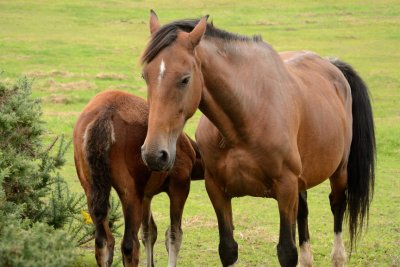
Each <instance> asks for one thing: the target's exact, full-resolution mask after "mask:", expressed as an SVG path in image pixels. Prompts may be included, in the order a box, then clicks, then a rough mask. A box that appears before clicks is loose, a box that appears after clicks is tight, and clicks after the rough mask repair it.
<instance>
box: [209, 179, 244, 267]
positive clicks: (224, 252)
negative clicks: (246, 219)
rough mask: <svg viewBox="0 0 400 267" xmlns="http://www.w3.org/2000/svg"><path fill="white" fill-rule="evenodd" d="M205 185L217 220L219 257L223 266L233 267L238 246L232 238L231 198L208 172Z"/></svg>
mask: <svg viewBox="0 0 400 267" xmlns="http://www.w3.org/2000/svg"><path fill="white" fill-rule="evenodd" d="M205 183H206V189H207V193H208V196H209V197H210V200H211V202H212V204H213V206H214V210H215V213H216V215H217V220H218V229H219V247H218V251H219V257H220V259H221V262H222V265H223V266H233V265H234V264H235V263H236V261H237V259H238V244H237V243H236V241H235V239H234V238H233V230H234V226H233V222H232V205H231V198H230V197H228V196H226V194H225V193H224V192H223V191H222V190H221V189H220V188H219V187H218V186H217V185H216V184H215V182H214V178H213V177H211V176H210V175H209V173H208V172H206V176H205Z"/></svg>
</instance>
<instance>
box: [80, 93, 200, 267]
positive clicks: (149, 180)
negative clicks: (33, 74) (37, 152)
mask: <svg viewBox="0 0 400 267" xmlns="http://www.w3.org/2000/svg"><path fill="white" fill-rule="evenodd" d="M147 117H148V106H147V103H146V102H145V101H144V100H143V99H141V98H139V97H136V96H134V95H132V94H129V93H125V92H120V91H106V92H103V93H100V94H98V95H97V96H95V97H94V98H93V99H92V100H91V101H90V102H89V104H88V105H87V106H86V108H85V109H84V111H83V112H82V114H81V115H80V117H79V119H78V121H77V123H76V125H75V128H74V159H75V166H76V170H77V173H78V177H79V180H80V182H81V184H82V187H83V189H84V190H85V193H86V196H87V202H88V207H89V211H90V214H91V217H92V218H93V222H94V224H95V226H96V235H95V255H96V260H97V264H98V265H99V266H111V264H112V260H113V252H114V238H113V236H112V234H111V231H110V228H109V225H108V220H107V213H108V209H109V197H110V191H111V187H113V188H114V189H115V190H116V191H117V193H118V196H119V198H120V200H121V203H122V208H123V213H124V218H125V232H124V237H123V241H122V245H121V250H122V254H123V263H124V266H137V265H138V262H139V240H138V231H139V227H140V225H142V240H143V243H144V245H145V248H146V254H147V266H154V260H153V246H154V243H155V241H156V238H157V227H156V224H155V223H154V220H153V216H152V213H151V210H150V203H151V199H152V198H153V196H154V195H156V194H158V193H160V192H166V193H167V194H168V196H169V198H170V219H171V225H170V227H169V228H168V230H167V232H166V239H167V240H166V246H167V250H168V251H169V257H168V265H169V266H175V265H176V260H177V255H178V252H179V248H180V245H181V240H182V230H181V218H182V212H183V207H184V204H185V201H186V198H187V196H188V194H189V188H190V177H191V176H192V178H194V179H202V178H203V174H202V165H201V160H200V158H199V155H200V154H199V153H196V151H197V152H198V150H197V148H196V144H195V143H194V142H193V141H192V140H190V138H189V137H188V136H186V135H185V134H181V135H179V137H178V141H177V142H178V144H177V159H176V161H175V164H174V166H173V167H172V169H171V170H170V171H169V172H168V173H167V172H151V171H150V170H149V169H148V168H147V167H146V166H145V165H144V163H143V161H142V159H141V155H140V154H141V153H140V146H141V145H142V144H143V142H144V139H145V137H146V131H147ZM196 155H197V157H196Z"/></svg>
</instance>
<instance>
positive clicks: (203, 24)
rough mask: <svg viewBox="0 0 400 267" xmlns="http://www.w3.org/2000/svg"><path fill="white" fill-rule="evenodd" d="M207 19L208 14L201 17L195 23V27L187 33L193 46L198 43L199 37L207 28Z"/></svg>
mask: <svg viewBox="0 0 400 267" xmlns="http://www.w3.org/2000/svg"><path fill="white" fill-rule="evenodd" d="M207 19H208V15H206V16H204V17H202V18H201V20H200V21H199V23H197V25H196V27H194V29H193V30H192V31H191V32H190V33H189V40H190V42H191V43H192V45H193V47H195V46H196V45H198V44H199V42H200V40H201V38H202V37H203V35H204V33H205V32H206V29H207Z"/></svg>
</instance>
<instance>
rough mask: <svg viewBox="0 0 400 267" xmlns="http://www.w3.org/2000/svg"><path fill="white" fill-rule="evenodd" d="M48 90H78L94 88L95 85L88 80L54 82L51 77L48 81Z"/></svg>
mask: <svg viewBox="0 0 400 267" xmlns="http://www.w3.org/2000/svg"><path fill="white" fill-rule="evenodd" d="M48 84H49V89H50V91H60V90H61V91H79V90H91V89H95V88H96V85H95V84H94V83H92V82H88V81H77V82H67V83H61V82H56V81H54V80H53V79H50V80H49V81H48Z"/></svg>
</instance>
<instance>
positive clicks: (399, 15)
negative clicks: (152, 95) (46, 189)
mask: <svg viewBox="0 0 400 267" xmlns="http://www.w3.org/2000/svg"><path fill="white" fill-rule="evenodd" d="M260 2H261V1H255V0H247V1H238V0H236V1H210V0H207V1H194V0H190V1H185V4H179V3H178V2H176V1H171V0H162V1H116V0H114V1H89V0H86V1H82V0H79V1H78V0H70V1H60V0H59V1H50V0H41V1H23V0H16V1H11V0H9V1H1V2H0V70H3V71H4V73H3V74H2V75H1V76H0V79H2V80H6V79H15V78H16V77H18V76H20V75H21V74H28V75H30V76H32V77H34V79H35V82H34V92H33V93H34V96H35V97H39V98H42V100H43V111H44V119H45V121H46V122H47V125H48V138H49V139H50V138H51V137H53V136H55V135H59V134H64V135H66V136H67V137H68V138H71V135H72V128H73V125H74V123H75V121H76V118H77V116H78V115H79V112H80V111H81V110H82V109H83V107H84V106H85V104H86V103H87V102H88V101H89V100H90V99H91V98H92V97H93V96H94V95H95V94H96V93H98V92H101V91H103V90H105V89H108V88H115V89H121V90H125V91H129V92H132V93H134V94H137V95H139V96H142V97H145V96H146V89H145V84H144V83H143V81H142V80H141V79H140V73H141V67H140V65H139V63H138V62H139V57H140V54H141V52H142V51H143V49H144V47H145V45H146V43H147V41H148V38H149V32H148V15H149V9H150V8H154V9H155V10H156V11H157V13H158V15H159V18H160V20H161V23H165V22H169V21H171V20H174V19H181V18H188V17H200V16H202V15H205V14H210V15H211V19H212V20H213V21H214V24H215V25H216V26H217V27H220V28H222V29H226V30H228V31H231V32H237V33H240V34H246V35H253V34H261V35H262V37H263V39H264V40H266V41H267V42H269V43H270V44H272V45H273V46H274V47H275V48H276V49H277V50H278V51H284V50H312V51H315V52H317V53H319V54H321V55H325V56H338V57H340V58H341V59H343V60H345V61H347V62H349V63H350V64H351V65H353V66H354V67H355V68H356V69H357V70H358V72H359V73H360V75H361V76H362V77H363V78H364V79H365V81H366V82H367V84H368V85H369V87H370V90H371V96H372V99H373V108H374V114H375V122H376V132H377V144H378V168H377V177H376V191H375V198H374V202H373V203H372V206H371V211H370V223H369V228H368V230H367V231H366V232H365V233H364V236H363V238H362V239H361V240H360V242H359V243H358V249H357V251H355V252H354V253H353V255H352V258H351V261H350V263H349V266H399V265H400V256H399V255H400V249H399V246H400V195H399V189H400V181H399V177H400V72H399V69H400V63H399V62H400V49H399V47H400V30H399V25H400V3H399V2H398V1H389V0H382V1H348V0H347V1H344V0H340V1H334V2H332V1H304V0H302V1H289V0H286V1H279V2H278V1H263V3H260ZM104 76H106V77H105V78H104ZM199 116H200V114H199V113H197V114H196V116H195V118H194V119H192V120H190V121H189V123H188V125H187V127H186V129H187V131H188V133H190V134H191V135H192V136H193V134H194V131H195V128H196V123H197V120H198V118H199ZM62 175H63V176H64V177H66V178H67V179H68V181H69V183H70V185H71V187H72V189H73V191H75V192H82V189H81V188H80V185H79V182H78V180H77V177H76V174H75V169H74V165H73V158H72V149H70V150H69V151H68V153H67V164H66V166H65V168H64V169H63V170H62ZM328 194H329V185H328V183H324V184H322V185H320V186H318V187H316V188H314V189H312V190H310V191H309V206H310V218H309V226H310V232H311V243H312V247H313V253H314V261H315V266H328V265H329V264H330V256H329V254H330V250H331V247H332V241H333V231H332V229H333V218H332V216H331V213H330V208H329V201H328ZM153 210H154V213H155V218H156V221H157V223H158V226H159V239H158V241H157V243H156V251H155V253H156V262H157V265H159V266H165V265H167V254H166V252H165V248H164V231H165V229H166V228H167V224H168V201H167V197H166V196H165V195H160V196H158V197H156V198H155V200H154V203H153ZM233 212H234V223H235V226H236V230H235V238H236V240H237V241H238V243H239V263H238V266H278V261H277V257H276V243H277V240H278V224H279V221H278V211H277V205H276V202H275V201H274V200H270V199H259V198H250V197H245V198H240V199H235V200H234V201H233ZM183 220H184V221H183V231H184V239H183V244H182V249H181V253H180V259H179V265H180V266H219V265H220V262H219V257H218V250H217V248H218V231H217V222H216V218H215V215H214V211H213V209H212V207H211V204H210V201H209V200H208V196H207V194H206V192H205V189H204V182H202V181H199V182H194V183H193V184H192V188H191V193H190V196H189V199H188V201H187V204H186V208H185V212H184V219H183ZM345 239H346V240H348V236H347V235H345ZM118 242H119V240H118ZM82 253H83V256H82V263H81V265H82V266H92V265H93V264H94V256H93V255H92V253H93V252H92V250H91V249H89V250H88V249H84V248H82ZM116 254H117V255H118V254H120V253H119V249H117V250H116ZM143 259H144V251H142V261H141V262H142V264H143V263H144V260H143ZM119 265H121V263H119Z"/></svg>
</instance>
